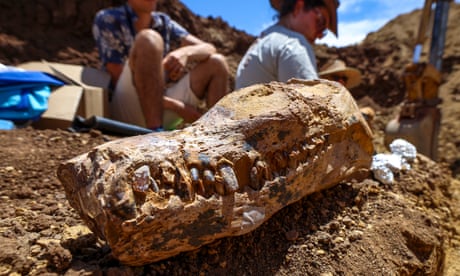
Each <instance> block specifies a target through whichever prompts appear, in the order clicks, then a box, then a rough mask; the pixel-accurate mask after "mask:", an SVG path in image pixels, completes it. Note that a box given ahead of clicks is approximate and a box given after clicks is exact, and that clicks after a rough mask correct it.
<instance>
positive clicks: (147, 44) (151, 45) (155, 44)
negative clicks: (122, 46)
mask: <svg viewBox="0 0 460 276" xmlns="http://www.w3.org/2000/svg"><path fill="white" fill-rule="evenodd" d="M133 49H136V51H149V52H150V51H154V52H156V53H160V54H161V55H163V49H164V42H163V38H162V37H161V35H160V34H159V33H158V32H156V31H154V30H151V29H145V30H142V31H140V32H139V33H138V34H137V35H136V37H135V39H134V45H133Z"/></svg>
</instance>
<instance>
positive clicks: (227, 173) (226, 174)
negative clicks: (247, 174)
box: [220, 165, 238, 194]
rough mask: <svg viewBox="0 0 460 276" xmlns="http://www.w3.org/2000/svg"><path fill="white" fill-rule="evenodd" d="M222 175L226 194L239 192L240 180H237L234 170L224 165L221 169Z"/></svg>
mask: <svg viewBox="0 0 460 276" xmlns="http://www.w3.org/2000/svg"><path fill="white" fill-rule="evenodd" d="M220 174H221V176H222V180H223V184H224V186H225V192H226V194H231V193H234V192H236V191H237V190H238V179H237V178H236V175H235V172H234V171H233V168H232V167H230V166H228V165H224V166H222V167H221V168H220Z"/></svg>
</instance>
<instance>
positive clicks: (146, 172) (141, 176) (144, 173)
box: [133, 165, 152, 193]
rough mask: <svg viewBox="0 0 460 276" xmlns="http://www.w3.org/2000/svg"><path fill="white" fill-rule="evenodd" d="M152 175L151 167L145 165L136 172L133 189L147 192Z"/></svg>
mask: <svg viewBox="0 0 460 276" xmlns="http://www.w3.org/2000/svg"><path fill="white" fill-rule="evenodd" d="M151 179H152V177H151V176H150V168H149V166H147V165H144V166H142V167H140V168H138V169H137V170H136V171H135V172H134V183H133V189H134V190H135V191H136V192H142V193H145V192H146V191H147V190H148V189H149V187H150V182H151Z"/></svg>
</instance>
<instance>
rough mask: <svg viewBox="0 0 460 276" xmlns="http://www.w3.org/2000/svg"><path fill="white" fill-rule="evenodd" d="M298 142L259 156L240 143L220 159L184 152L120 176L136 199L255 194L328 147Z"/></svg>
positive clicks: (137, 166)
mask: <svg viewBox="0 0 460 276" xmlns="http://www.w3.org/2000/svg"><path fill="white" fill-rule="evenodd" d="M298 140H299V141H300V142H298V143H296V144H293V145H287V144H285V145H284V146H285V147H284V148H281V149H278V150H276V151H265V150H257V149H256V148H254V147H252V146H249V145H248V143H247V142H246V141H241V142H240V143H239V145H238V146H237V145H236V144H233V148H232V149H233V151H232V152H228V151H227V152H223V153H222V154H221V155H216V152H215V151H214V152H210V153H208V152H206V151H204V152H191V151H188V150H186V149H185V146H184V147H183V148H182V150H181V151H180V154H179V155H176V156H174V157H175V158H171V157H166V158H165V159H164V160H158V161H151V162H149V161H145V160H144V161H143V162H142V163H139V164H131V166H129V167H128V168H127V169H126V170H125V171H126V172H127V173H126V174H125V173H121V174H120V175H123V176H126V175H127V176H128V177H126V178H125V177H123V178H124V179H125V181H126V182H127V184H128V186H130V187H131V188H132V190H133V191H134V192H135V193H136V194H141V195H143V196H145V197H149V198H151V197H152V196H154V197H155V198H156V199H157V200H164V201H168V199H169V197H170V196H173V195H174V196H178V197H179V198H181V200H183V201H185V202H189V201H193V200H194V199H195V196H196V195H200V196H203V197H205V198H209V197H211V196H212V195H214V194H217V195H221V196H225V195H229V194H232V193H235V192H237V191H240V192H241V191H243V190H244V189H245V188H246V187H247V188H249V189H252V190H254V191H257V190H260V189H261V188H262V187H263V186H264V183H265V182H266V181H273V180H275V179H276V178H279V177H286V176H287V175H289V174H290V173H293V172H296V171H297V170H298V169H300V168H303V167H305V166H306V165H308V164H309V163H311V162H312V159H313V158H314V157H315V156H318V155H319V154H321V151H323V150H324V146H325V145H326V143H325V142H327V138H326V137H322V138H318V137H315V138H313V139H310V140H309V141H308V142H307V141H306V140H303V141H301V140H300V139H298ZM264 149H265V148H264ZM237 150H238V151H237ZM210 154H213V155H212V156H211V155H210Z"/></svg>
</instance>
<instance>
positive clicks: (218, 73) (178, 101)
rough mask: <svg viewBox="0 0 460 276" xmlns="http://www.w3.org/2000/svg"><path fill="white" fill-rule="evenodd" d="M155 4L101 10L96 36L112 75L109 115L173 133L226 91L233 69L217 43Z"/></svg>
mask: <svg viewBox="0 0 460 276" xmlns="http://www.w3.org/2000/svg"><path fill="white" fill-rule="evenodd" d="M156 6H157V1H145V0H127V1H126V3H125V4H124V5H122V6H118V7H113V8H107V9H104V10H101V11H99V12H98V13H97V14H96V17H95V20H94V25H93V35H94V39H95V41H96V45H97V48H98V51H99V56H100V59H101V62H102V66H103V68H104V69H105V70H106V71H107V72H108V73H109V74H110V75H111V77H112V85H113V87H114V91H113V92H114V93H113V95H112V97H111V100H110V112H111V117H112V118H113V119H115V120H119V121H122V122H125V123H129V124H135V125H139V126H142V127H146V128H150V129H152V130H162V129H174V128H175V127H176V126H177V125H178V124H179V123H180V122H181V121H182V120H184V121H185V122H186V123H190V122H193V121H195V120H196V119H198V118H199V117H200V116H201V115H202V113H203V109H202V107H204V106H206V107H207V108H209V107H211V106H213V105H214V104H215V103H216V102H217V101H219V99H221V98H222V97H223V96H224V95H226V94H227V93H228V74H229V69H228V65H227V62H226V59H225V58H224V57H223V56H222V55H220V54H217V53H216V48H215V47H214V46H213V45H211V44H209V43H206V42H204V41H202V40H200V39H199V38H197V37H195V36H193V35H192V34H190V33H189V32H188V31H187V30H186V29H185V28H183V27H182V26H180V25H179V24H178V23H177V22H175V21H173V20H172V19H171V18H170V17H169V16H168V15H166V14H164V13H161V12H157V11H156ZM175 45H178V47H177V48H175ZM173 48H174V49H173ZM192 64H195V66H193V67H192V68H191V69H190V70H188V69H189V68H190V65H192Z"/></svg>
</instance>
